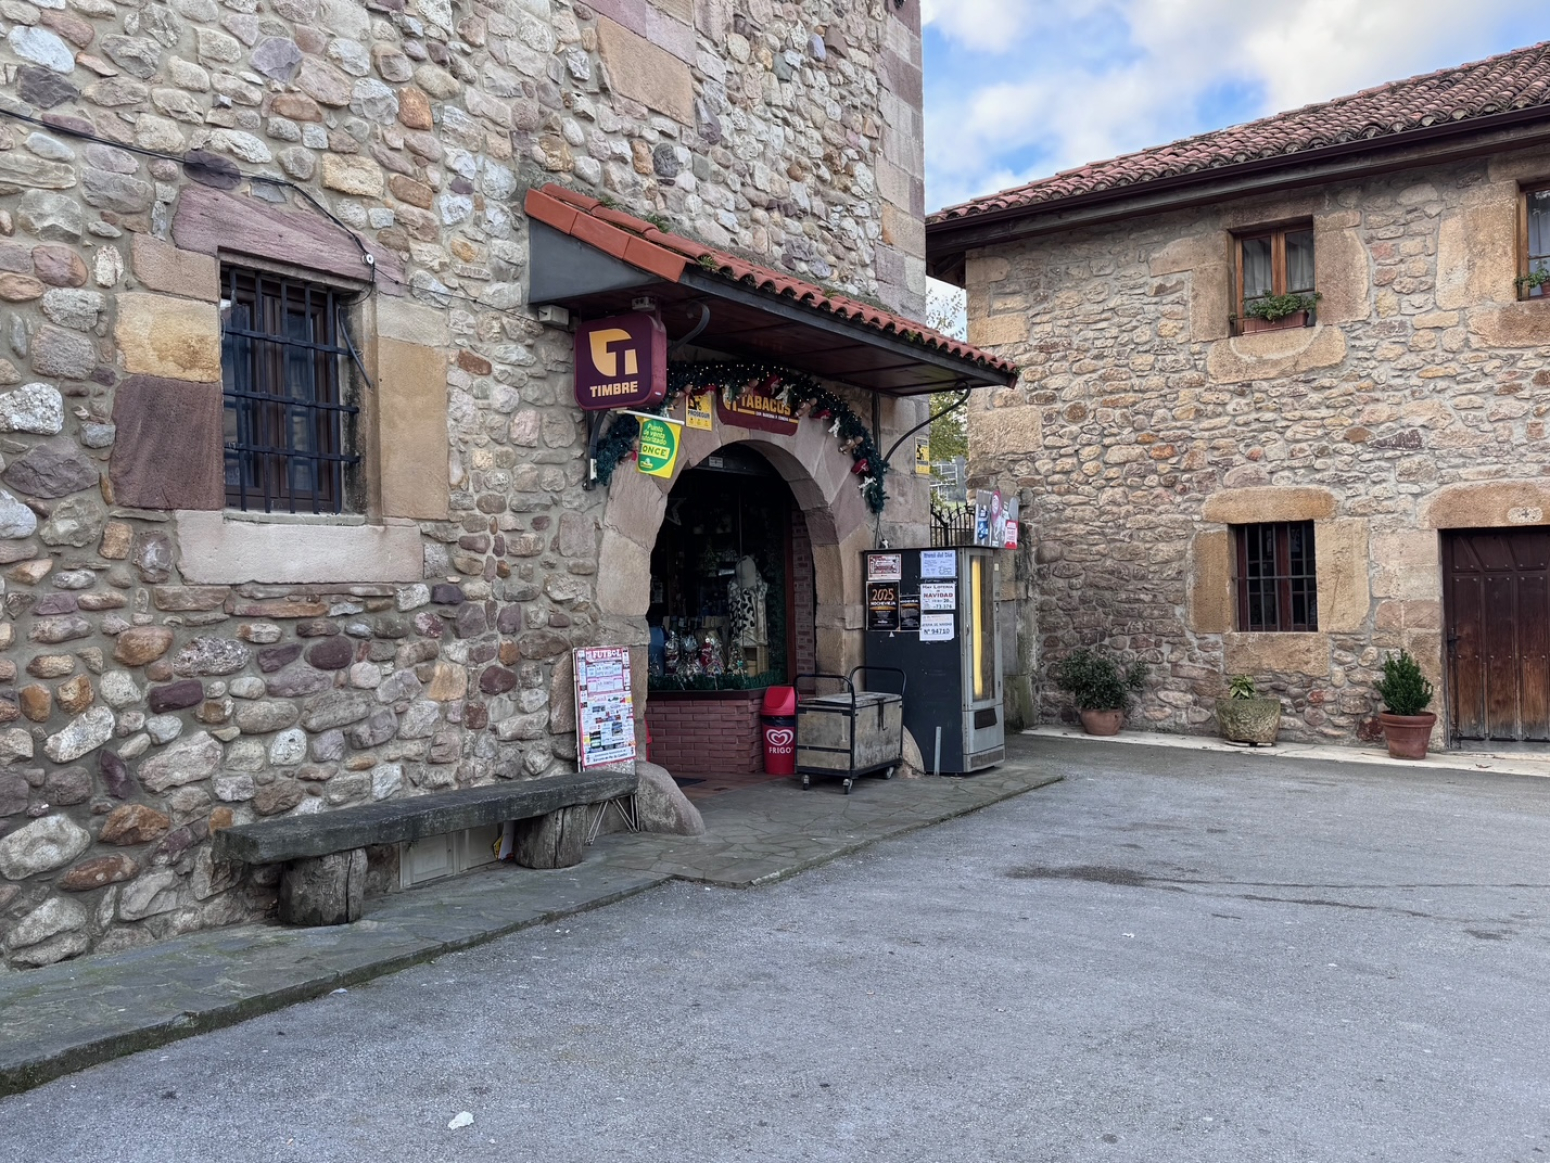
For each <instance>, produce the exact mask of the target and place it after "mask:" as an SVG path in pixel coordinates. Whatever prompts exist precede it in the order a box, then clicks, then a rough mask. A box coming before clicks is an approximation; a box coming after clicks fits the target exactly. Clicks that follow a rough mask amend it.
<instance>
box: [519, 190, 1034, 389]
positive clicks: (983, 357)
mask: <svg viewBox="0 0 1550 1163" xmlns="http://www.w3.org/2000/svg"><path fill="white" fill-rule="evenodd" d="M524 208H525V209H526V211H527V214H528V216H529V217H530V218H533V219H535V220H536V221H539V222H542V223H544V224H545V225H547V226H550V227H552V228H553V229H555V230H558V231H560V232H561V233H563V234H567V235H569V236H571V237H572V238H575V239H578V240H580V241H582V242H585V243H587V244H588V245H590V246H593V247H595V248H596V249H598V250H600V251H602V252H604V253H605V254H608V255H611V256H613V257H614V258H616V259H619V260H620V261H622V262H625V263H628V264H629V265H630V266H633V267H635V268H637V269H639V270H643V271H648V272H650V273H651V274H652V275H655V276H656V277H657V278H660V279H661V280H662V281H664V282H668V283H678V282H679V281H680V280H681V279H682V277H683V274H684V272H685V270H686V269H688V268H689V267H690V266H691V265H692V266H694V267H695V268H696V269H697V270H698V271H699V272H701V273H706V274H715V275H719V276H720V277H722V278H725V279H728V280H731V281H732V282H734V283H737V284H738V285H740V286H741V287H743V288H745V289H753V290H755V291H757V292H759V293H761V294H764V295H769V296H771V297H772V298H774V299H778V300H781V301H783V302H786V303H797V304H800V305H802V306H804V307H807V308H810V309H811V310H813V311H816V312H822V313H824V314H826V315H828V316H830V317H833V318H836V319H843V320H848V321H850V322H852V323H856V324H860V325H861V326H863V327H865V328H870V329H872V330H874V331H876V332H878V333H879V334H881V335H887V336H890V337H893V338H897V339H905V340H908V341H909V342H911V343H913V344H918V345H920V346H921V347H924V348H926V349H927V350H929V351H932V352H934V353H937V354H939V355H946V356H950V357H953V358H954V359H958V360H962V361H964V363H966V364H968V365H970V366H972V367H975V368H979V369H982V370H984V371H987V372H990V373H993V374H994V375H995V376H996V378H997V379H1002V378H1007V377H1015V376H1016V375H1017V365H1016V364H1014V363H1012V362H1011V361H1009V360H1005V359H1002V358H1000V357H999V356H995V355H992V354H990V353H989V352H986V351H981V350H980V349H979V348H976V347H972V346H970V345H969V344H967V343H963V342H961V341H959V340H956V339H954V338H952V337H951V336H949V335H943V334H942V333H941V332H939V331H933V330H932V329H931V328H929V327H926V326H924V325H923V324H920V323H917V322H915V321H914V320H913V319H906V318H905V317H904V316H902V315H895V314H893V313H892V312H890V311H886V310H884V309H882V308H880V307H875V306H872V305H871V304H869V303H863V302H861V301H859V300H857V299H851V298H848V297H847V296H844V295H836V294H831V293H829V292H826V291H825V290H823V288H821V287H818V286H815V285H813V284H812V283H808V282H804V281H803V280H801V279H798V278H794V277H792V276H790V275H787V274H782V273H781V272H780V271H777V270H773V269H771V268H770V267H765V266H760V265H759V264H757V263H752V262H749V261H748V260H747V259H744V258H740V257H738V256H737V255H735V254H731V253H729V252H727V251H724V250H717V249H716V248H714V247H710V246H706V245H705V244H704V243H702V242H697V241H695V240H694V239H692V238H685V237H684V236H682V235H679V234H670V233H668V232H666V231H663V230H659V229H657V227H655V226H653V225H652V224H651V223H650V222H647V221H646V220H645V219H643V218H637V217H635V215H633V214H628V213H625V212H624V211H622V210H617V209H614V208H612V207H609V206H605V205H604V204H603V203H601V202H599V201H598V200H597V199H596V198H589V197H587V196H586V195H585V194H578V193H577V192H576V191H574V190H568V189H566V188H565V187H564V186H557V185H553V184H550V185H546V186H544V187H543V188H542V189H533V190H529V191H528V193H527V200H526V202H525V204H524Z"/></svg>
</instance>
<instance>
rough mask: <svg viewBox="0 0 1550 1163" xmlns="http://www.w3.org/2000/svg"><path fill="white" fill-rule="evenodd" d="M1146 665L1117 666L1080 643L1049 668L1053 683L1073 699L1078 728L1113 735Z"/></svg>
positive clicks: (1117, 730) (1144, 676) (1144, 674)
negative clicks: (1079, 646) (1080, 722)
mask: <svg viewBox="0 0 1550 1163" xmlns="http://www.w3.org/2000/svg"><path fill="white" fill-rule="evenodd" d="M1146 674H1147V666H1146V663H1144V662H1132V663H1131V664H1130V665H1129V666H1121V665H1120V664H1119V663H1118V662H1115V661H1114V659H1112V658H1109V657H1108V656H1107V655H1104V654H1100V653H1098V651H1096V650H1090V649H1088V648H1087V647H1085V646H1084V647H1081V648H1079V649H1077V650H1073V651H1072V652H1071V653H1070V654H1068V655H1066V656H1065V658H1063V659H1061V660H1060V661H1059V662H1057V663H1056V664H1055V665H1054V666H1053V667H1052V668H1051V669H1050V677H1052V678H1053V679H1054V680H1055V685H1056V686H1058V687H1059V688H1060V689H1061V690H1063V691H1065V692H1067V693H1068V694H1069V695H1070V696H1071V699H1072V701H1073V702H1075V703H1076V709H1077V713H1078V714H1079V715H1080V716H1081V719H1082V730H1084V731H1086V732H1087V733H1088V734H1089V735H1117V734H1119V729H1120V726H1121V725H1122V724H1123V723H1124V721H1125V712H1126V711H1127V710H1129V708H1130V703H1131V696H1132V695H1133V694H1135V693H1136V692H1137V691H1139V690H1140V689H1141V684H1142V683H1143V682H1144V681H1145V679H1146Z"/></svg>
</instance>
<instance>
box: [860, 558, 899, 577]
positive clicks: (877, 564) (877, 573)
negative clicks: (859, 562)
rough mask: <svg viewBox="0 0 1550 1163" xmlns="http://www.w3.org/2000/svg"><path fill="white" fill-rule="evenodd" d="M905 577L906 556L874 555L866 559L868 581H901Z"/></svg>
mask: <svg viewBox="0 0 1550 1163" xmlns="http://www.w3.org/2000/svg"><path fill="white" fill-rule="evenodd" d="M903 576H904V555H903V554H901V553H873V554H871V555H869V556H868V557H867V559H866V579H867V581H899V580H900V579H901V578H903Z"/></svg>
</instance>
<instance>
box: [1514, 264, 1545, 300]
mask: <svg viewBox="0 0 1550 1163" xmlns="http://www.w3.org/2000/svg"><path fill="white" fill-rule="evenodd" d="M1513 282H1514V283H1515V284H1517V288H1518V298H1520V299H1529V298H1538V297H1539V296H1540V295H1543V294H1544V291H1542V290H1541V289H1540V288H1542V287H1543V286H1544V285H1545V284H1546V283H1550V267H1540V268H1539V269H1538V270H1533V271H1529V273H1528V274H1526V275H1519V276H1518V277H1517V278H1516V279H1514V280H1513Z"/></svg>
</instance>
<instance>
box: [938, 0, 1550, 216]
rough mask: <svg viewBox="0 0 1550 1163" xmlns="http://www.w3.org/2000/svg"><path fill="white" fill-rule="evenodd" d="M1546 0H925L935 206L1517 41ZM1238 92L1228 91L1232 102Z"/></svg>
mask: <svg viewBox="0 0 1550 1163" xmlns="http://www.w3.org/2000/svg"><path fill="white" fill-rule="evenodd" d="M1543 11H1544V9H1543V6H1542V3H1541V0H1472V2H1471V3H1469V4H1467V5H1460V4H1458V3H1457V2H1456V0H1297V2H1296V3H1294V4H1281V5H1268V4H1266V5H1261V4H1253V5H1250V4H1246V3H1244V2H1243V0H1109V2H1107V3H1104V2H1102V0H925V2H924V3H923V7H922V15H923V19H924V20H925V22H926V23H927V24H928V25H931V26H932V27H934V28H935V29H936V31H937V32H938V33H940V34H941V35H942V36H943V37H944V38H946V39H947V40H948V41H949V42H950V43H951V44H952V45H953V47H954V49H955V51H954V53H953V54H952V68H953V70H954V74H955V75H949V76H936V75H930V74H928V77H927V82H928V89H927V109H926V170H927V182H928V195H927V198H928V202H929V204H930V207H931V208H933V209H934V208H936V207H938V206H944V205H951V204H953V203H955V202H959V201H963V200H964V199H966V198H970V197H974V196H977V195H980V194H985V193H989V192H992V191H994V190H998V189H1004V188H1006V187H1008V186H1012V185H1016V184H1019V183H1021V182H1025V181H1029V180H1032V179H1033V178H1036V177H1042V176H1045V175H1047V174H1051V173H1054V172H1056V171H1058V170H1061V169H1067V168H1070V167H1072V166H1077V165H1081V164H1083V163H1086V162H1091V161H1101V160H1103V159H1105V158H1109V157H1113V156H1115V155H1117V154H1121V153H1128V152H1131V151H1133V150H1137V149H1143V148H1146V147H1147V146H1151V145H1158V144H1161V143H1163V142H1167V141H1171V140H1174V139H1177V138H1179V137H1185V136H1189V135H1191V134H1194V133H1199V132H1204V131H1206V130H1209V129H1215V128H1219V127H1221V126H1222V125H1225V124H1231V123H1233V122H1237V121H1244V120H1251V119H1253V118H1255V117H1260V116H1265V115H1268V114H1270V113H1274V112H1278V111H1280V110H1284V109H1291V108H1296V107H1297V106H1300V105H1305V104H1309V103H1311V102H1316V101H1323V100H1328V99H1329V98H1331V97H1336V96H1339V95H1341V94H1343V93H1350V92H1355V91H1356V90H1358V89H1363V88H1367V87H1370V86H1372V85H1376V84H1381V83H1382V82H1384V81H1388V80H1393V79H1396V78H1400V77H1405V76H1410V75H1412V74H1415V73H1422V72H1429V71H1432V70H1434V69H1438V68H1443V67H1446V66H1447V65H1450V64H1458V63H1462V62H1464V61H1468V60H1473V59H1476V58H1478V57H1481V56H1486V55H1489V54H1491V53H1493V52H1500V51H1504V50H1506V49H1508V48H1512V47H1516V45H1514V44H1512V43H1503V41H1502V37H1503V36H1504V35H1507V34H1505V33H1504V32H1503V31H1502V30H1503V28H1504V26H1506V25H1507V24H1508V23H1509V22H1511V21H1512V20H1514V19H1516V20H1517V21H1518V23H1519V24H1522V23H1523V22H1524V21H1525V20H1526V19H1527V18H1529V17H1534V18H1536V19H1544V20H1545V24H1546V32H1545V35H1550V18H1547V17H1542V16H1540V14H1541V13H1543ZM1224 94H1231V95H1232V96H1231V97H1228V96H1224Z"/></svg>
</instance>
